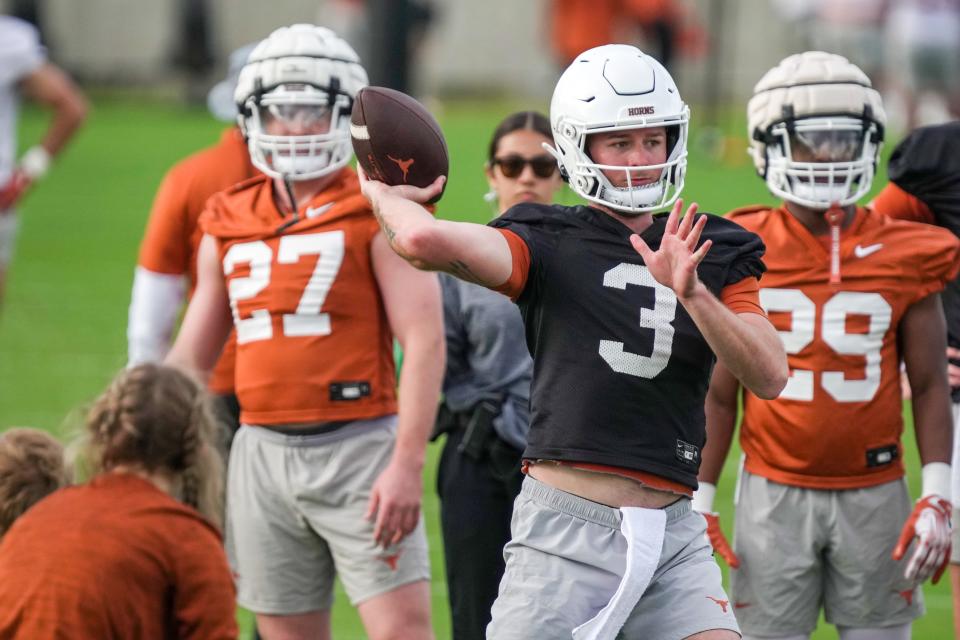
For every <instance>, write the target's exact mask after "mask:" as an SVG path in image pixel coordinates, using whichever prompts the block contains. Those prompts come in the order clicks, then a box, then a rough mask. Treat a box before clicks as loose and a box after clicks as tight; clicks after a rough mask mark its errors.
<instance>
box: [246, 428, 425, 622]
mask: <svg viewBox="0 0 960 640" xmlns="http://www.w3.org/2000/svg"><path fill="white" fill-rule="evenodd" d="M396 421H397V419H396V416H395V415H391V416H385V417H382V418H375V419H372V420H358V421H355V422H352V423H350V424H347V425H345V426H343V427H341V428H340V429H338V430H336V431H334V432H332V433H325V434H322V435H309V436H293V435H285V434H281V433H277V432H276V431H270V430H268V429H265V428H262V427H256V426H248V425H243V426H241V427H240V430H239V431H237V435H236V437H235V438H234V440H233V446H232V448H231V450H230V465H229V468H228V481H227V552H228V555H229V557H230V563H231V565H232V567H233V570H234V572H235V574H236V575H235V578H236V581H237V602H238V603H239V604H240V605H242V606H243V607H246V608H247V609H250V610H251V611H253V612H255V613H266V614H277V615H284V614H296V613H307V612H310V611H326V610H329V609H330V607H331V606H332V604H333V585H334V577H335V576H336V575H338V574H339V576H340V579H341V581H342V582H343V586H344V588H345V589H346V592H347V595H348V596H349V598H350V601H351V603H353V604H357V603H360V602H363V601H364V600H368V599H369V598H372V597H374V596H377V595H380V594H382V593H386V592H388V591H392V590H394V589H396V588H398V587H400V586H402V585H405V584H408V583H411V582H416V581H419V580H429V579H430V564H429V558H428V556H427V537H426V532H425V530H424V524H423V516H421V518H420V523H419V525H418V526H417V528H416V529H415V530H414V531H413V533H411V534H410V535H409V536H407V537H406V538H404V539H403V540H402V541H401V542H400V544H398V545H396V546H393V547H389V548H387V549H383V548H382V547H380V546H378V545H377V544H376V542H374V539H373V525H374V523H373V522H371V521H368V520H367V519H366V518H364V514H365V512H366V509H367V502H368V500H369V498H370V489H371V487H372V486H373V483H374V481H375V480H376V479H377V477H378V476H379V475H380V472H381V471H383V469H384V468H386V466H387V464H388V462H389V461H390V456H391V454H392V453H393V447H394V441H395V439H396Z"/></svg>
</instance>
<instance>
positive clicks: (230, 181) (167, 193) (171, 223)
mask: <svg viewBox="0 0 960 640" xmlns="http://www.w3.org/2000/svg"><path fill="white" fill-rule="evenodd" d="M258 173H259V171H257V170H256V169H255V168H254V167H253V165H252V164H250V155H249V154H248V153H247V145H246V143H245V142H244V141H243V136H242V135H240V130H239V129H237V128H236V127H231V128H229V129H227V130H226V131H224V132H223V135H221V136H220V141H219V142H218V143H217V144H215V145H214V146H212V147H207V148H206V149H203V150H202V151H198V152H197V153H195V154H193V155H191V156H189V157H187V158H185V159H184V160H181V161H180V162H178V163H177V164H176V165H174V166H173V167H172V168H171V169H170V171H168V172H167V175H166V176H164V178H163V182H162V183H161V184H160V189H159V190H158V191H157V196H156V198H155V199H154V201H153V207H152V209H151V210H150V220H149V221H148V222H147V231H146V233H145V234H144V236H143V242H142V243H141V244H140V257H139V259H138V264H139V265H140V266H141V267H143V268H144V269H149V270H150V271H155V272H157V273H167V274H171V275H180V274H186V275H187V277H188V278H189V280H190V293H191V295H192V293H193V289H194V287H196V285H197V250H198V249H199V247H200V239H201V238H202V237H203V233H202V232H201V231H200V228H199V227H198V225H197V220H198V219H199V218H200V214H201V213H202V212H203V208H204V205H205V204H206V203H207V200H208V199H209V198H210V196H212V195H213V194H215V193H217V192H218V191H223V190H224V189H226V188H228V187H232V186H233V185H235V184H237V183H238V182H243V181H244V180H248V179H250V178H252V177H253V176H255V175H257V174H258ZM234 350H235V344H234V340H233V335H232V334H231V336H230V339H229V340H227V343H226V344H225V345H224V347H223V353H222V354H220V360H219V361H218V362H217V364H216V366H215V367H214V369H213V373H212V375H211V376H210V382H209V386H210V390H211V391H213V392H214V393H232V392H233V358H234Z"/></svg>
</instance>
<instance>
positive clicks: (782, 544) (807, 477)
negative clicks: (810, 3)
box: [694, 51, 960, 640]
mask: <svg viewBox="0 0 960 640" xmlns="http://www.w3.org/2000/svg"><path fill="white" fill-rule="evenodd" d="M747 117H748V121H749V125H748V126H749V132H750V139H751V151H752V155H753V158H754V161H755V163H756V166H757V170H758V172H759V173H760V175H761V176H762V177H764V178H765V180H766V183H767V185H768V187H769V189H770V191H771V192H772V193H774V194H775V195H777V196H780V197H781V198H783V199H784V201H785V203H784V204H783V205H782V206H780V207H773V208H771V207H768V206H755V207H747V208H743V209H738V210H736V211H734V212H733V213H731V214H730V217H731V219H732V220H734V221H735V222H738V223H739V224H741V225H743V226H744V227H745V228H747V229H750V230H752V231H754V232H755V233H757V234H758V235H759V236H760V237H761V238H762V239H763V241H764V243H765V244H766V246H767V253H766V258H765V262H766V265H767V273H766V274H765V275H764V277H763V280H762V281H761V288H760V301H761V304H763V306H764V308H765V309H766V311H767V313H768V315H769V317H770V319H771V321H772V322H773V323H774V325H775V326H776V327H777V330H778V331H779V332H780V337H781V339H782V340H783V343H784V346H785V347H786V351H787V357H788V360H789V364H790V370H791V375H790V379H789V381H788V382H787V386H786V388H785V389H784V390H783V392H782V393H780V395H779V397H777V398H776V399H772V400H763V399H760V398H758V397H756V396H755V395H754V394H752V393H750V392H749V390H748V391H746V392H744V393H743V419H742V423H741V426H740V443H741V446H742V448H743V452H744V461H743V470H742V474H741V477H740V482H739V487H738V493H737V502H736V524H735V528H736V537H735V539H734V546H733V548H732V549H731V548H730V546H729V544H728V543H727V542H726V540H725V538H724V537H723V533H722V531H721V529H720V526H719V522H718V520H717V517H716V515H715V514H714V513H713V505H712V503H713V495H714V492H715V489H716V482H717V479H718V478H719V475H720V471H721V468H722V466H723V462H724V459H725V458H726V456H727V453H728V451H729V447H730V442H731V439H732V437H733V432H734V427H735V421H736V415H737V404H738V398H739V397H740V395H741V389H740V384H739V383H738V382H737V381H736V380H735V379H734V377H733V376H732V375H731V373H730V371H729V370H727V369H726V368H725V367H724V366H723V365H722V364H720V365H718V366H717V367H716V369H715V371H714V374H713V378H712V380H711V383H710V391H709V393H708V394H707V403H706V412H707V437H708V440H707V441H708V445H707V447H706V448H705V449H704V453H703V466H702V467H701V473H700V476H699V480H700V488H699V489H698V491H697V494H696V495H695V497H694V508H695V509H697V510H698V511H701V512H702V513H704V514H706V517H707V518H708V521H709V528H708V534H709V536H710V538H711V542H713V544H714V548H715V549H716V550H717V552H718V553H720V554H721V555H722V556H723V557H724V558H725V559H726V560H727V562H728V563H729V564H730V566H731V567H732V568H733V569H734V570H733V571H732V574H731V588H732V594H731V595H732V597H733V607H734V609H735V611H736V613H737V619H738V621H739V622H740V624H741V627H742V629H743V631H744V638H748V639H749V638H784V639H790V640H799V639H800V638H807V637H808V636H809V634H810V633H812V631H813V630H814V628H815V627H816V624H817V619H818V616H819V614H820V610H821V608H822V609H823V610H824V612H825V616H826V620H827V622H830V623H832V624H835V625H836V626H837V627H838V629H839V632H840V637H841V639H843V640H854V639H860V638H871V639H875V640H906V639H908V638H909V637H910V628H911V623H912V621H913V619H914V618H916V617H918V616H920V615H921V614H922V613H923V596H922V594H921V590H920V584H921V583H923V582H924V581H926V580H927V579H929V578H931V577H933V580H934V581H936V580H938V579H939V578H940V575H941V573H942V572H943V570H944V568H945V566H946V562H947V555H948V551H949V547H950V511H951V508H950V499H949V496H950V464H949V461H950V450H951V437H952V428H951V414H950V399H949V386H948V384H947V377H946V359H945V348H946V341H945V337H944V336H945V327H944V318H943V312H942V309H941V306H940V296H939V293H938V292H939V291H941V290H943V288H944V286H945V285H946V283H947V282H948V281H949V280H951V279H952V278H953V277H955V276H956V274H957V271H958V268H960V242H958V241H957V239H956V238H955V237H954V236H953V235H952V234H950V233H948V232H946V231H944V230H941V229H936V228H934V227H930V226H926V225H917V224H912V223H906V222H897V221H893V220H890V219H889V218H886V217H884V216H881V215H878V214H876V213H874V212H872V211H871V210H869V209H865V208H862V207H858V206H857V205H856V203H857V202H858V200H860V199H861V198H862V197H863V196H864V195H865V194H866V193H867V191H868V190H869V189H870V185H871V182H872V179H873V176H874V172H875V171H876V166H877V161H878V155H879V148H880V144H881V142H882V139H883V129H884V125H885V122H886V118H885V115H884V110H883V105H882V103H881V100H880V95H879V94H878V93H877V91H875V90H874V89H873V88H872V87H871V84H870V80H869V78H867V76H866V75H865V74H864V73H863V72H862V71H861V70H860V69H859V68H858V67H856V66H855V65H853V64H852V63H850V62H849V61H847V59H846V58H843V57H841V56H838V55H834V54H829V53H823V52H819V51H808V52H806V53H802V54H797V55H793V56H790V57H788V58H786V59H784V60H783V61H782V62H781V63H780V64H779V65H777V66H776V67H774V68H773V69H771V70H770V71H769V72H767V74H765V75H764V76H763V78H762V79H761V80H760V81H759V82H758V83H757V85H756V87H755V89H754V95H753V97H752V98H751V100H750V102H749V104H748V106H747ZM901 359H902V360H903V362H904V363H905V365H906V372H907V375H908V377H909V379H910V383H911V385H912V387H913V390H914V397H913V418H914V425H915V430H916V434H917V444H918V447H919V450H920V459H921V461H922V463H923V465H924V466H923V488H922V494H921V499H920V500H919V501H918V502H917V503H916V504H915V505H914V506H913V507H912V508H911V505H910V499H909V494H908V492H907V487H906V483H905V482H904V477H903V476H904V469H903V461H902V456H903V448H902V444H901V442H900V440H901V435H902V432H903V421H902V418H901V399H900V382H899V380H900V361H901Z"/></svg>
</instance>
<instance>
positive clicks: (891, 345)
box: [730, 207, 960, 489]
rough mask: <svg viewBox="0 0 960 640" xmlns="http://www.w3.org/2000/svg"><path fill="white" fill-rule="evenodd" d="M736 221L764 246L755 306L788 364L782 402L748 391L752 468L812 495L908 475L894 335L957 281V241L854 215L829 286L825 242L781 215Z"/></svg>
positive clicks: (744, 439)
mask: <svg viewBox="0 0 960 640" xmlns="http://www.w3.org/2000/svg"><path fill="white" fill-rule="evenodd" d="M730 218H731V219H733V220H734V221H735V222H737V223H739V224H741V225H742V226H743V227H744V228H746V229H748V230H750V231H753V232H754V233H757V234H758V235H760V237H761V238H763V241H764V243H765V244H766V246H767V252H766V254H765V255H764V262H765V263H766V265H767V272H766V273H765V274H764V275H763V277H762V278H761V280H760V302H761V304H762V305H763V307H764V308H765V309H766V311H767V314H768V317H769V318H770V321H771V322H772V323H773V325H774V326H775V327H776V328H777V330H778V331H779V332H780V337H781V338H782V340H783V343H784V346H785V347H786V351H787V359H788V362H789V365H790V379H789V381H788V382H787V386H786V388H785V389H784V390H783V392H782V393H781V394H780V397H778V398H777V399H776V400H761V399H759V398H757V397H756V396H754V395H753V394H751V393H750V392H749V391H745V392H744V408H743V410H744V416H743V423H742V425H741V429H740V440H741V444H742V447H743V451H744V453H745V454H746V461H745V468H746V469H747V470H748V471H750V472H751V473H755V474H758V475H761V476H764V477H765V478H769V479H770V480H773V481H775V482H779V483H782V484H788V485H795V486H800V487H808V488H813V489H854V488H860V487H868V486H874V485H878V484H881V483H884V482H889V481H891V480H894V479H896V478H899V477H901V476H902V475H903V464H902V460H901V455H902V448H901V444H900V437H901V433H902V431H903V420H902V418H901V399H900V382H899V380H900V356H899V352H898V346H897V328H898V325H899V324H900V320H901V318H902V317H903V314H904V312H906V311H907V309H908V308H909V307H910V306H911V305H912V304H914V303H915V302H917V301H919V300H921V299H922V298H924V297H926V296H929V295H931V294H933V293H935V292H938V291H940V290H942V289H943V288H944V286H945V285H946V283H947V281H949V280H950V279H951V278H953V277H954V276H955V275H956V273H957V270H958V267H960V242H958V241H957V239H956V238H955V237H954V236H953V235H952V234H950V233H949V232H946V231H944V230H942V229H938V228H935V227H931V226H928V225H920V224H914V223H909V222H901V221H896V220H890V219H888V218H885V217H884V216H881V215H879V214H877V213H874V212H872V211H870V210H868V209H863V208H859V209H857V212H856V216H855V218H854V220H853V222H852V223H851V225H850V226H849V228H847V229H845V230H844V231H843V233H842V235H841V241H840V275H841V281H840V282H839V283H838V284H830V282H829V280H830V253H829V243H828V242H827V240H828V239H829V236H825V237H824V238H818V237H815V236H813V235H811V234H810V232H809V231H807V229H806V227H804V226H803V225H802V224H801V223H800V222H799V221H798V220H797V219H796V218H794V217H793V216H792V215H791V214H790V213H789V212H788V211H787V210H786V209H783V208H781V209H773V210H769V209H765V208H762V207H756V208H749V209H740V210H738V211H734V212H733V213H731V214H730Z"/></svg>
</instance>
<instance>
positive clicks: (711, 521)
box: [700, 513, 740, 569]
mask: <svg viewBox="0 0 960 640" xmlns="http://www.w3.org/2000/svg"><path fill="white" fill-rule="evenodd" d="M700 515H702V516H703V517H704V519H706V521H707V537H708V538H709V539H710V544H711V545H713V552H714V553H716V554H718V555H719V556H720V557H721V558H723V560H724V561H725V562H726V563H727V564H728V565H729V566H730V568H731V569H739V568H740V558H738V557H737V554H735V553H734V552H733V547H731V546H730V543H729V542H727V536H725V535H723V529H721V528H720V516H718V515H717V514H715V513H701V514H700Z"/></svg>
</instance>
